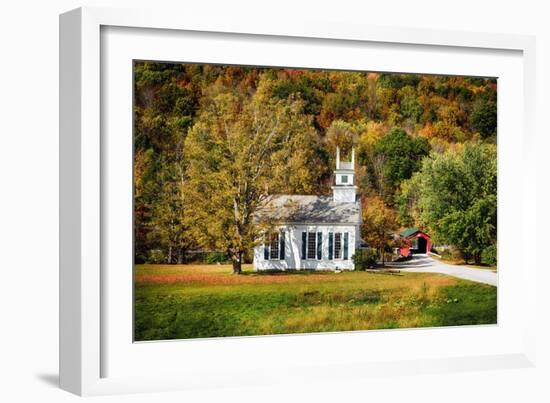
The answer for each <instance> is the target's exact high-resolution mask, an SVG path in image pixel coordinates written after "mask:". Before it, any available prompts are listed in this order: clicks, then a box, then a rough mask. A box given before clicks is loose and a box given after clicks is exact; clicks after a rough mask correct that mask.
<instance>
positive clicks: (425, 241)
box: [399, 227, 432, 256]
mask: <svg viewBox="0 0 550 403" xmlns="http://www.w3.org/2000/svg"><path fill="white" fill-rule="evenodd" d="M399 236H400V238H401V240H402V241H403V246H401V248H399V254H400V255H401V256H409V255H410V254H414V253H428V252H429V251H430V250H432V238H430V236H429V235H428V234H426V233H425V232H424V231H422V230H419V229H418V228H414V227H412V228H407V229H406V230H404V231H402V232H400V233H399Z"/></svg>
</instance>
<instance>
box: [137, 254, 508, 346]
mask: <svg viewBox="0 0 550 403" xmlns="http://www.w3.org/2000/svg"><path fill="white" fill-rule="evenodd" d="M496 320H497V289H496V287H492V286H488V285H484V284H478V283H473V282H470V281H465V280H459V279H456V278H453V277H449V276H445V275H441V274H426V273H400V274H378V273H366V272H344V273H339V274H335V273H331V272H327V273H319V272H286V273H254V272H253V271H252V268H251V267H250V266H246V267H245V270H244V274H243V275H240V276H236V275H233V274H231V267H230V266H229V265H221V266H216V265H212V266H208V265H180V266H173V265H172V266H163V265H138V266H136V267H135V340H136V341H144V340H166V339H186V338H197V337H221V336H249V335H263V334H284V333H306V332H307V333H309V332H325V331H344V330H366V329H390V328H412V327H431V326H456V325H476V324H494V323H496Z"/></svg>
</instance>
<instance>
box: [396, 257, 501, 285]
mask: <svg viewBox="0 0 550 403" xmlns="http://www.w3.org/2000/svg"><path fill="white" fill-rule="evenodd" d="M386 265H387V266H390V267H394V268H396V269H399V270H402V271H405V272H407V271H409V272H419V273H442V274H448V275H449V276H454V277H458V278H463V279H466V280H471V281H477V282H478V283H485V284H490V285H494V286H496V285H497V280H498V276H497V273H495V272H493V271H492V270H484V269H473V268H471V267H468V266H459V265H454V264H447V263H443V262H441V261H439V260H437V259H434V258H433V257H431V256H428V255H425V254H418V255H413V258H412V260H409V261H406V262H393V263H386Z"/></svg>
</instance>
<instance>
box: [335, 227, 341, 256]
mask: <svg viewBox="0 0 550 403" xmlns="http://www.w3.org/2000/svg"><path fill="white" fill-rule="evenodd" d="M334 258H335V259H342V233H341V232H336V233H335V234H334Z"/></svg>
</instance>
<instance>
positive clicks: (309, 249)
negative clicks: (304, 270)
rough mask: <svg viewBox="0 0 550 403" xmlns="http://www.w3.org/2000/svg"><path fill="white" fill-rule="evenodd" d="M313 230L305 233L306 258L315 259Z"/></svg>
mask: <svg viewBox="0 0 550 403" xmlns="http://www.w3.org/2000/svg"><path fill="white" fill-rule="evenodd" d="M315 235H316V234H315V232H308V233H307V258H308V259H315V252H316V242H315Z"/></svg>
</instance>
